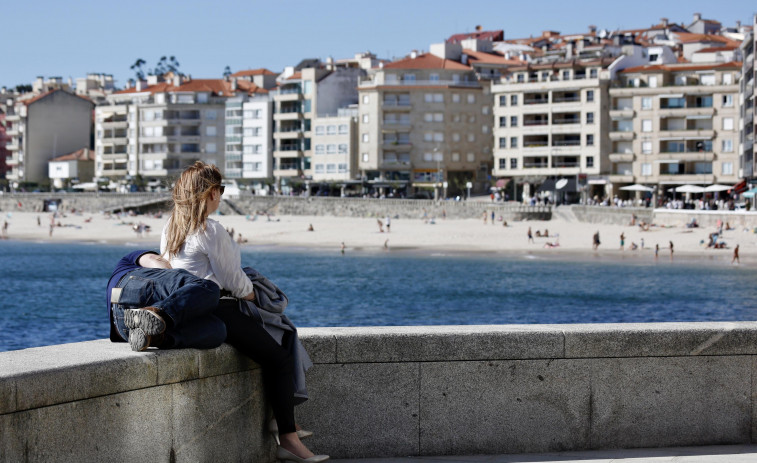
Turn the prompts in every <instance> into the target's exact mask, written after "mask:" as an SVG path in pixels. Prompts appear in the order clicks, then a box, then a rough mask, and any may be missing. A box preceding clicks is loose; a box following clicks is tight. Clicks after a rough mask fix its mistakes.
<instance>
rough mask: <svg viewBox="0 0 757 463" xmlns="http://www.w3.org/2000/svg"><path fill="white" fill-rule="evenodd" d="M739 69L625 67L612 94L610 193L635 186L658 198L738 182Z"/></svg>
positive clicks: (718, 66)
mask: <svg viewBox="0 0 757 463" xmlns="http://www.w3.org/2000/svg"><path fill="white" fill-rule="evenodd" d="M740 71H741V64H740V63H735V62H731V63H723V64H711V63H710V64H694V63H681V64H666V65H651V66H640V67H634V68H628V69H625V70H623V71H621V72H619V74H618V78H617V81H616V82H615V83H614V86H613V88H611V89H610V91H609V95H610V105H611V106H610V111H609V113H610V118H611V119H612V123H611V125H610V127H609V130H610V134H609V137H610V142H611V154H610V162H611V170H610V176H609V180H610V181H611V183H612V188H611V189H610V190H609V193H610V194H618V195H620V193H621V192H619V191H618V189H619V187H623V186H626V185H630V184H635V183H639V184H643V185H647V186H652V187H654V188H655V189H656V192H657V194H658V195H661V196H663V195H667V194H671V195H672V191H671V189H672V188H674V187H676V186H681V185H687V184H693V185H698V186H706V185H710V184H714V183H721V184H725V185H733V184H735V183H736V182H737V180H738V179H739V154H738V144H739V133H738V127H739V109H738V101H739V85H738V77H739V72H740Z"/></svg>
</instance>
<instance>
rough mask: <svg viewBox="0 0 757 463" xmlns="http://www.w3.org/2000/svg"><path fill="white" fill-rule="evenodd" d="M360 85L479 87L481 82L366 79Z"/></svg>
mask: <svg viewBox="0 0 757 463" xmlns="http://www.w3.org/2000/svg"><path fill="white" fill-rule="evenodd" d="M358 85H359V86H360V87H377V86H386V87H414V86H424V87H428V86H437V85H438V86H452V87H472V88H480V87H481V84H480V83H479V82H476V81H464V80H462V81H461V80H397V81H391V82H386V81H385V82H384V83H382V84H379V83H376V82H375V81H373V80H366V81H363V82H360V84H358Z"/></svg>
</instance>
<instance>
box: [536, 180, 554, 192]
mask: <svg viewBox="0 0 757 463" xmlns="http://www.w3.org/2000/svg"><path fill="white" fill-rule="evenodd" d="M554 189H555V181H554V180H552V179H551V178H548V179H546V180H544V183H542V184H541V185H539V188H537V189H536V192H537V193H539V192H542V191H554Z"/></svg>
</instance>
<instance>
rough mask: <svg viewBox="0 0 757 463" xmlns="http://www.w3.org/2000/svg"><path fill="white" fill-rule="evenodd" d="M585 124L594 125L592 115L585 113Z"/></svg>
mask: <svg viewBox="0 0 757 463" xmlns="http://www.w3.org/2000/svg"><path fill="white" fill-rule="evenodd" d="M586 123H587V124H593V123H594V113H586Z"/></svg>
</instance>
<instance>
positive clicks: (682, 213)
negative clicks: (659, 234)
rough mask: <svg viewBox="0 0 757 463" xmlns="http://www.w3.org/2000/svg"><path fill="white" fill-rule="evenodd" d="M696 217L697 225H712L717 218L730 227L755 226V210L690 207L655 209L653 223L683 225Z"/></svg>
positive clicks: (756, 224)
mask: <svg viewBox="0 0 757 463" xmlns="http://www.w3.org/2000/svg"><path fill="white" fill-rule="evenodd" d="M692 219H696V221H697V222H698V223H699V226H702V227H710V226H712V227H714V226H715V225H716V224H717V222H718V220H720V221H721V222H722V223H723V226H724V227H725V223H726V222H728V223H729V224H730V225H731V226H732V227H747V228H754V227H757V212H755V211H743V210H741V211H726V210H714V211H702V210H692V209H655V210H654V220H655V223H659V224H665V225H677V226H684V225H686V224H687V223H691V220H692Z"/></svg>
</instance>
